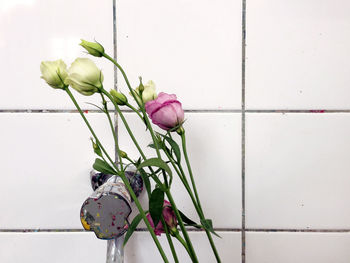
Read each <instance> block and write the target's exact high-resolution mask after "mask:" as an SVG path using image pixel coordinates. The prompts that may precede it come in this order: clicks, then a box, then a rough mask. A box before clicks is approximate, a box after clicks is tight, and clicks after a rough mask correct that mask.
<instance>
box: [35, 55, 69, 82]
mask: <svg viewBox="0 0 350 263" xmlns="http://www.w3.org/2000/svg"><path fill="white" fill-rule="evenodd" d="M40 71H41V74H42V76H41V78H42V79H44V80H45V81H46V83H47V84H49V85H50V86H51V87H53V88H54V89H63V88H64V87H65V84H64V81H65V79H66V78H67V76H68V74H67V65H66V64H65V63H64V62H63V61H62V60H61V59H59V60H56V61H42V62H41V64H40Z"/></svg>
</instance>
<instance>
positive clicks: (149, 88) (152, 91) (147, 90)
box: [135, 80, 157, 103]
mask: <svg viewBox="0 0 350 263" xmlns="http://www.w3.org/2000/svg"><path fill="white" fill-rule="evenodd" d="M142 89H143V91H142V100H143V102H144V103H146V102H148V101H150V100H155V99H156V98H157V93H156V85H155V84H154V82H153V81H152V80H150V81H148V82H147V84H146V85H142V84H140V86H138V87H137V88H136V89H135V91H136V94H137V95H140V91H141V90H142ZM136 99H137V100H138V101H139V98H138V96H136ZM139 102H140V103H141V101H139Z"/></svg>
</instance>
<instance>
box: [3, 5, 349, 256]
mask: <svg viewBox="0 0 350 263" xmlns="http://www.w3.org/2000/svg"><path fill="white" fill-rule="evenodd" d="M113 2H115V4H116V8H117V10H116V21H115V22H116V26H117V28H116V31H117V50H118V61H119V62H120V63H121V64H122V65H123V66H124V67H125V69H126V71H127V73H128V75H129V77H130V80H131V83H132V85H133V86H136V85H137V84H138V81H137V77H138V76H140V75H141V76H143V78H144V80H145V81H147V80H149V79H153V80H154V81H155V82H156V84H157V87H158V91H165V92H169V93H176V94H177V95H178V97H179V99H180V100H181V101H182V103H183V105H184V107H185V108H186V109H189V110H190V112H186V118H187V121H186V123H185V127H186V128H187V131H188V138H189V140H188V144H189V145H188V146H189V152H190V159H191V160H192V163H193V169H194V171H195V177H196V181H197V183H198V188H199V194H200V196H201V199H202V202H203V206H204V209H205V211H206V214H207V217H209V218H212V219H213V221H214V226H215V227H216V228H219V232H220V235H221V236H222V237H223V239H215V240H216V243H217V245H218V249H219V251H220V254H221V257H222V262H225V263H226V262H227V263H228V262H242V263H254V262H259V263H263V262H269V263H274V262H276V263H277V262H278V263H280V262H283V263H288V262H301V263H329V262H336V263H343V262H344V263H345V262H348V259H349V257H350V255H349V252H348V249H347V248H348V246H349V233H348V230H349V229H350V225H349V222H350V213H349V209H348V203H349V199H350V195H349V191H348V189H349V185H350V181H349V179H348V171H349V169H350V167H349V164H348V163H349V162H348V161H347V156H348V149H349V148H350V141H349V140H348V139H347V138H348V136H347V135H348V134H349V132H350V122H349V111H346V110H349V109H350V107H349V104H348V100H347V98H348V97H349V95H350V94H349V91H348V83H349V80H350V79H349V74H348V72H347V69H348V68H349V62H348V61H350V60H349V55H350V53H349V49H348V46H349V44H350V38H349V33H350V18H349V16H348V13H349V11H350V4H349V2H348V1H345V0H336V1H331V0H321V1H316V0H308V1H301V0H296V1H276V0H267V1H257V0H243V1H229V0H219V1H215V3H214V2H213V1H208V0H206V1H198V0H196V1H193V0H192V1H186V0H180V1H176V2H174V1H164V0H162V1H160V0H151V1H136V0H130V1H118V0H116V1H113V0H108V1H92V0H88V1H82V0H72V1H69V3H67V2H62V1H58V0H50V1H44V0H11V1H10V0H6V1H1V2H0V47H1V49H2V57H1V60H0V68H1V72H2V74H1V76H2V82H1V83H2V85H1V87H0V90H1V96H0V145H1V150H2V151H1V156H0V157H1V158H0V164H1V172H2V173H1V175H0V177H1V182H2V187H1V190H2V191H1V193H2V196H3V197H4V198H3V201H1V202H0V209H1V211H2V213H1V216H0V243H1V246H0V262H6V263H7V262H9V263H19V262H29V263H32V262H33V263H34V262H46V261H50V262H57V263H58V262H77V261H82V262H87V263H89V262H91V263H92V262H102V261H104V260H105V259H104V258H105V253H106V242H105V241H101V240H97V239H96V238H95V237H94V235H93V234H92V233H84V232H71V231H68V230H72V229H77V228H78V229H81V225H80V222H79V210H80V206H81V204H82V202H83V201H84V200H85V198H86V197H87V196H88V195H89V194H90V193H91V187H90V182H89V170H90V167H91V164H92V162H93V160H94V158H95V156H94V155H93V153H92V150H91V144H90V141H89V137H90V135H89V132H88V130H87V128H86V127H85V125H84V124H83V121H82V120H81V118H80V117H79V115H78V114H77V113H75V112H71V111H70V110H72V109H74V107H73V104H72V102H70V101H69V99H68V97H67V95H65V94H64V92H61V91H57V90H53V89H51V88H49V87H48V86H47V85H46V84H45V82H44V81H43V80H41V79H40V78H39V77H40V70H39V65H40V62H41V61H42V60H53V59H58V58H63V59H64V60H65V61H66V62H67V64H69V63H70V62H72V61H73V60H74V58H75V57H76V56H86V55H84V51H83V49H82V48H81V47H79V46H78V44H79V42H80V40H79V39H80V38H85V39H87V40H92V39H93V38H96V40H98V41H100V42H101V43H103V45H104V46H105V48H106V50H107V51H108V53H109V54H110V55H113V52H112V51H113V49H114V46H113V22H114V18H113ZM245 3H246V4H247V9H246V20H244V18H245V17H243V22H244V21H246V28H245V30H246V37H247V38H246V41H247V42H246V43H247V46H246V57H245V60H246V61H245V62H246V64H245V65H246V66H245V65H244V64H243V68H244V69H245V72H246V74H245V76H244V78H245V83H246V86H245V87H244V88H245V94H243V95H245V104H244V105H243V106H244V107H245V109H248V110H249V113H246V114H245V115H243V116H242V113H241V112H240V109H241V107H242V105H241V104H242V92H241V91H242V90H243V89H242V88H243V87H242V84H241V83H242V80H241V72H242V70H241V69H242V58H241V56H242V48H243V47H242V14H243V13H244V11H245V10H244V9H243V8H244V6H245V5H244V4H245ZM243 25H244V23H243ZM244 40H245V39H243V42H244ZM94 60H95V61H96V62H97V64H98V66H99V67H100V68H102V69H103V73H104V75H105V87H106V88H107V89H110V88H112V87H113V84H114V79H113V67H112V65H111V64H109V63H107V62H106V61H103V60H101V59H97V58H96V59H94ZM118 85H119V86H118V87H119V88H120V89H121V90H122V91H124V92H125V93H127V91H126V88H125V84H124V81H123V80H122V78H121V76H120V75H119V76H118ZM77 97H78V98H79V99H80V101H81V102H86V101H90V102H94V103H96V102H97V103H98V102H99V100H100V99H99V98H98V96H95V97H81V96H78V95H77ZM83 107H84V108H88V109H91V108H92V107H91V106H88V105H86V104H83ZM281 109H283V110H287V112H288V110H289V109H293V110H294V111H295V112H296V113H293V114H292V113H285V114H282V113H278V112H276V110H277V111H278V110H281ZM315 109H319V110H321V111H320V112H323V111H324V110H326V112H327V110H333V111H334V112H333V113H323V114H321V113H318V114H316V113H312V112H314V111H313V110H315ZM31 110H43V111H42V112H41V111H36V112H33V111H31ZM51 110H57V111H58V112H53V111H51ZM261 110H269V111H268V112H269V113H262V112H261ZM300 110H304V111H303V112H304V113H301V112H300ZM308 110H312V111H311V112H308ZM339 110H342V112H341V111H339ZM252 111H253V113H252ZM254 112H255V113H254ZM86 116H87V117H88V118H89V119H90V120H91V121H92V123H93V124H95V125H97V126H96V127H97V129H98V133H99V134H101V135H102V137H104V141H105V142H106V143H107V144H108V148H109V151H110V152H113V146H112V142H113V141H112V138H111V134H110V130H109V127H108V126H107V123H106V121H105V120H104V118H103V117H102V116H101V114H97V113H91V112H89V113H86ZM126 116H127V118H128V119H129V120H130V121H131V123H132V126H133V127H135V130H136V134H137V136H140V137H141V136H145V132H144V128H143V127H142V125H141V126H140V124H141V123H139V124H136V123H135V116H134V115H133V114H131V113H126ZM101 117H102V118H101ZM242 117H243V120H245V122H242ZM119 123H120V122H119ZM119 132H120V140H121V144H122V148H123V149H124V150H125V151H127V152H128V153H129V155H130V156H133V157H135V158H136V157H137V155H136V150H135V148H133V147H132V146H131V143H130V141H128V140H127V135H126V133H125V130H124V129H123V127H119ZM243 139H244V140H243ZM150 140H151V139H150V137H147V136H145V137H142V139H141V142H142V144H143V146H145V145H147V144H148V143H149V142H150ZM242 142H245V145H244V144H243V148H241V146H242ZM151 153H152V150H151V149H149V150H148V151H147V154H148V155H149V156H151ZM242 160H243V161H244V162H243V164H245V165H242ZM242 177H243V178H244V181H243V182H242ZM175 180H176V179H175ZM174 190H175V191H176V193H175V194H174V196H175V198H176V200H177V201H178V202H179V206H180V208H181V209H182V210H183V211H184V212H185V213H186V214H187V215H188V216H190V217H191V218H194V219H197V218H196V216H195V214H194V213H193V211H192V209H191V208H190V202H189V200H188V199H186V197H185V194H184V193H183V192H184V191H183V189H182V188H181V186H180V185H179V184H178V183H177V182H176V181H175V183H174ZM243 190H244V191H243ZM242 193H243V195H244V196H243V197H244V200H243V203H244V204H245V210H244V209H243V210H242ZM141 199H142V202H143V203H144V204H145V203H146V202H147V200H146V198H145V197H144V196H143V197H142V198H141ZM242 218H243V219H245V221H243V226H244V227H245V228H247V231H246V232H245V234H246V235H245V236H244V235H243V236H241V233H240V231H239V230H240V229H241V227H242ZM141 226H142V225H141ZM23 229H31V231H36V230H39V229H59V230H60V231H63V232H59V233H55V232H40V230H39V232H31V233H20V232H18V231H21V230H23ZM237 229H238V231H237ZM281 229H282V230H283V232H282V231H279V230H281ZM300 229H303V231H306V232H300ZM315 229H317V231H318V232H314V230H315ZM8 230H15V231H17V232H4V231H8ZM23 231H25V230H23ZM256 231H258V232H256ZM288 231H289V232H288ZM332 231H333V232H335V231H338V233H332ZM190 235H191V236H192V238H193V241H194V245H195V247H196V248H197V249H198V251H199V258H200V262H201V263H202V262H208V263H211V262H214V259H213V255H212V253H211V251H210V248H209V246H208V242H207V240H206V238H205V237H204V236H203V233H198V232H191V233H190ZM161 241H162V242H164V237H162V238H161ZM166 247H167V246H166ZM166 249H167V248H166ZM179 249H180V248H179ZM17 251H21V253H18V252H17ZM241 254H242V255H241ZM149 258H152V262H161V260H160V258H159V255H158V252H157V251H156V249H155V246H154V244H153V242H152V241H150V239H149V236H148V233H146V232H137V233H136V234H135V235H134V236H133V237H132V238H131V239H130V243H129V245H128V246H127V248H126V262H127V263H134V262H141V263H142V262H150V260H149ZM180 259H181V260H180V262H189V260H188V258H186V256H185V254H184V253H183V252H181V253H180Z"/></svg>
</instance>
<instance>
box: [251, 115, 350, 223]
mask: <svg viewBox="0 0 350 263" xmlns="http://www.w3.org/2000/svg"><path fill="white" fill-rule="evenodd" d="M257 131H258V132H257ZM349 132H350V118H349V115H348V114H347V113H346V114H303V113H296V114H273V113H269V114H263V113H258V114H254V113H251V114H247V120H246V215H247V217H246V223H247V227H248V228H289V229H290V228H291V229H293V228H331V229H336V228H350V223H349V222H350V211H349V209H348V204H349V202H350V195H349V191H348V189H349V185H350V177H349V176H348V175H349V170H350V164H349V161H348V158H347V153H348V149H350V139H349V137H348V134H349Z"/></svg>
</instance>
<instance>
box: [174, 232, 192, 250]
mask: <svg viewBox="0 0 350 263" xmlns="http://www.w3.org/2000/svg"><path fill="white" fill-rule="evenodd" d="M175 237H176V239H177V240H179V242H180V243H181V244H182V245H183V246H184V248H185V249H186V250H187V253H188V254H190V251H189V249H188V246H187V244H186V241H185V240H183V238H182V237H181V236H180V234H179V232H176V233H175Z"/></svg>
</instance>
